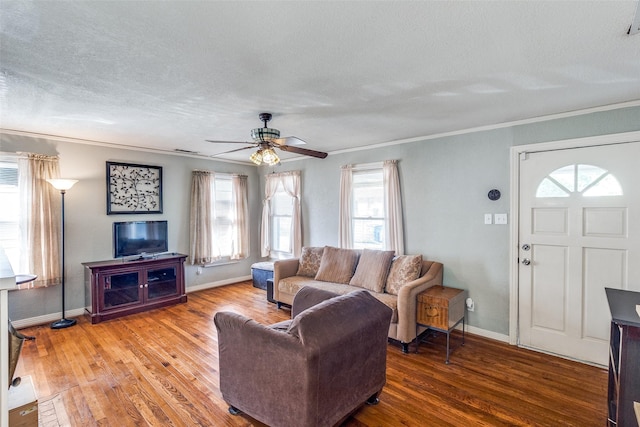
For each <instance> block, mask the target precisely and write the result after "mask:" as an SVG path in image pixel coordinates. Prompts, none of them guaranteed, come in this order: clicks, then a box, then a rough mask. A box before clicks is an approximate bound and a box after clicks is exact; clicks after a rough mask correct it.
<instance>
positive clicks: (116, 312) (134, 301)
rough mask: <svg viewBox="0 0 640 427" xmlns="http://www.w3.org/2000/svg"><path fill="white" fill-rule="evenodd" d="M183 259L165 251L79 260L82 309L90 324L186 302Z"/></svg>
mask: <svg viewBox="0 0 640 427" xmlns="http://www.w3.org/2000/svg"><path fill="white" fill-rule="evenodd" d="M186 258H187V255H183V254H178V253H168V254H162V255H154V256H152V257H151V258H146V257H139V258H134V259H130V260H127V261H124V260H121V259H119V260H109V261H97V262H83V263H82V265H84V271H85V311H86V314H87V315H88V316H89V317H90V318H91V323H94V324H95V323H99V322H102V321H105V320H111V319H116V318H118V317H122V316H126V315H129V314H133V313H140V312H143V311H147V310H151V309H154V308H160V307H166V306H169V305H173V304H178V303H182V302H186V301H187V295H186V293H185V283H184V261H185V259H186Z"/></svg>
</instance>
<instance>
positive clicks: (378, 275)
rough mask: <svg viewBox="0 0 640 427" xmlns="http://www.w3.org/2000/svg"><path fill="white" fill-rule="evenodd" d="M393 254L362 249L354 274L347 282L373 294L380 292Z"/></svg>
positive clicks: (391, 252) (392, 252)
mask: <svg viewBox="0 0 640 427" xmlns="http://www.w3.org/2000/svg"><path fill="white" fill-rule="evenodd" d="M394 254H395V252H394V251H374V250H371V249H364V250H363V251H362V255H360V259H359V260H358V267H356V273H355V274H354V275H353V277H352V278H351V280H350V281H349V284H350V285H353V286H360V287H361V288H365V289H369V290H370V291H373V292H382V291H383V290H384V284H385V282H386V281H387V276H388V275H389V267H390V266H391V261H392V260H393V255H394Z"/></svg>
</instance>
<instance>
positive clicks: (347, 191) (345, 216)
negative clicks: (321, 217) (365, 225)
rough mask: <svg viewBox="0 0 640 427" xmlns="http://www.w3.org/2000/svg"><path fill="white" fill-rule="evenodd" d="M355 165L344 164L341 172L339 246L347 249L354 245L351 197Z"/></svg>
mask: <svg viewBox="0 0 640 427" xmlns="http://www.w3.org/2000/svg"><path fill="white" fill-rule="evenodd" d="M352 173H353V165H344V166H342V172H341V173H340V200H339V204H338V206H339V211H340V214H339V215H340V217H339V218H338V246H339V247H341V248H345V249H351V248H352V247H353V231H352V228H353V224H352V221H351V209H352V207H351V197H352V182H353V176H352Z"/></svg>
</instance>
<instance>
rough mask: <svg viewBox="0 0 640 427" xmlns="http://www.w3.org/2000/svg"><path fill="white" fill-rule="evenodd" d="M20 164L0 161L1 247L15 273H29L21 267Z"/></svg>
mask: <svg viewBox="0 0 640 427" xmlns="http://www.w3.org/2000/svg"><path fill="white" fill-rule="evenodd" d="M19 218H20V214H19V198H18V164H17V163H16V162H15V161H11V160H6V159H5V160H0V246H2V247H3V248H4V251H5V253H6V255H7V258H9V262H10V263H11V267H12V268H13V270H14V271H15V272H20V271H27V269H26V268H23V267H22V266H20V264H19V262H20V240H19V239H20V232H19Z"/></svg>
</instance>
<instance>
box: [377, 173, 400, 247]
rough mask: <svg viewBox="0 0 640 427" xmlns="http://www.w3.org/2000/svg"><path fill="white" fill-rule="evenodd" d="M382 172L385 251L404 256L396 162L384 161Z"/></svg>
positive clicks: (398, 178) (398, 177)
mask: <svg viewBox="0 0 640 427" xmlns="http://www.w3.org/2000/svg"><path fill="white" fill-rule="evenodd" d="M382 171H383V176H384V216H385V227H384V230H385V239H384V241H385V244H386V249H387V250H394V251H396V255H404V226H403V220H402V195H401V193H400V176H399V174H398V161H397V160H385V162H384V164H383V166H382Z"/></svg>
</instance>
